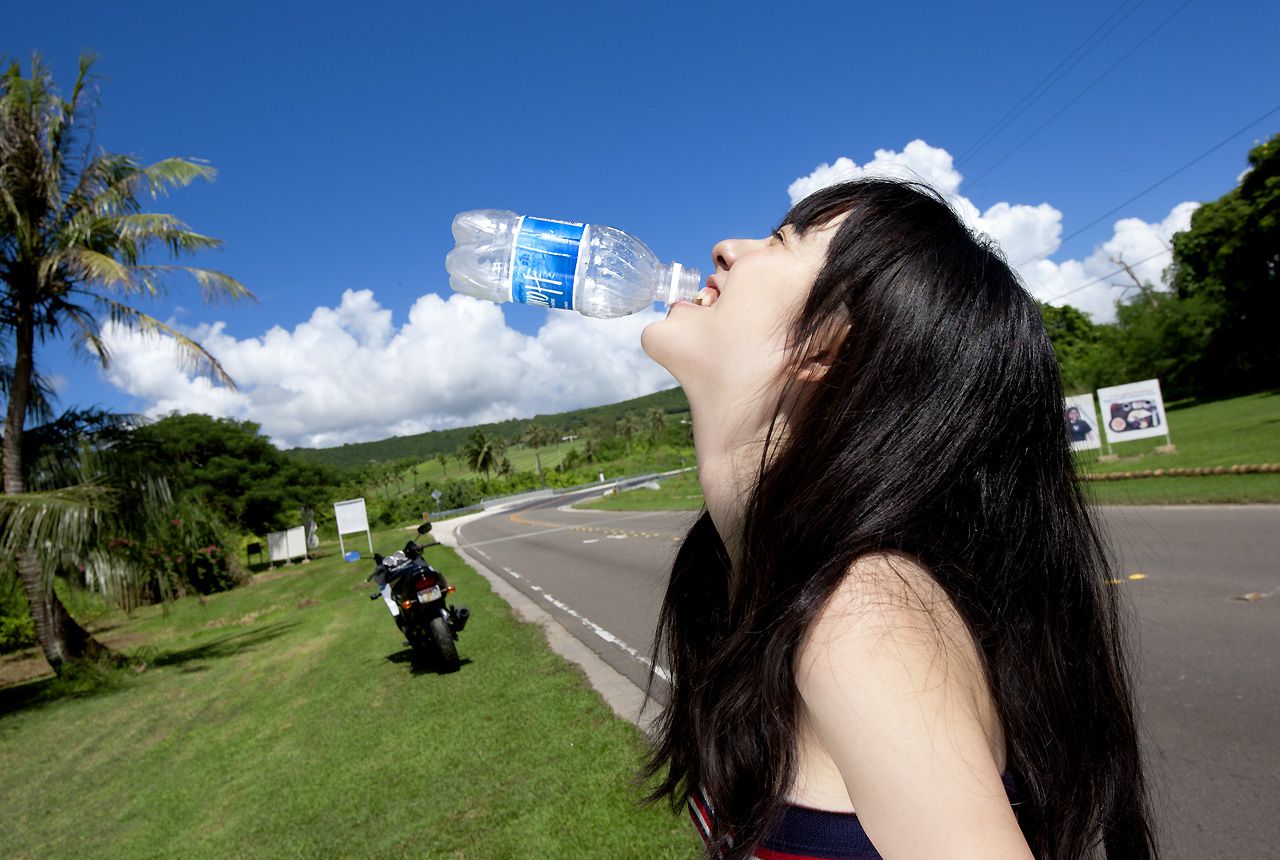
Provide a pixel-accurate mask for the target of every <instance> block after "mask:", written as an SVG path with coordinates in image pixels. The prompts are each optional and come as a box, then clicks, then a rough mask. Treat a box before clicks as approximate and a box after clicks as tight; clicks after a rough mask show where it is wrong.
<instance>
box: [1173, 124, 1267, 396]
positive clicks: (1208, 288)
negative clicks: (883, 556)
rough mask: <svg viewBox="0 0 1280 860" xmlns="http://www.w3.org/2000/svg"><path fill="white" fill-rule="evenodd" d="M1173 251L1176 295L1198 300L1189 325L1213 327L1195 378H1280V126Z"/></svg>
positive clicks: (1231, 381) (1249, 384)
mask: <svg viewBox="0 0 1280 860" xmlns="http://www.w3.org/2000/svg"><path fill="white" fill-rule="evenodd" d="M1173 257H1174V267H1173V277H1172V283H1173V288H1174V291H1175V293H1176V295H1177V296H1178V298H1179V299H1183V300H1194V301H1195V302H1197V303H1198V304H1197V306H1196V307H1195V308H1193V309H1192V310H1191V312H1189V313H1187V314H1185V315H1184V316H1185V317H1186V318H1187V319H1188V320H1190V322H1188V323H1187V325H1188V326H1192V327H1194V326H1201V325H1203V326H1204V327H1205V328H1206V329H1207V330H1206V331H1204V332H1203V333H1198V334H1200V335H1201V336H1202V337H1203V340H1204V347H1203V351H1202V353H1201V354H1199V355H1197V356H1192V357H1191V358H1190V360H1189V361H1188V364H1189V365H1190V367H1189V369H1188V372H1187V376H1188V380H1187V381H1188V384H1189V386H1190V387H1193V388H1194V389H1195V390H1196V392H1197V393H1200V394H1228V393H1234V392H1237V391H1250V390H1256V389H1259V388H1271V387H1274V386H1276V385H1277V384H1278V383H1280V349H1276V344H1275V326H1276V320H1277V319H1280V134H1277V135H1274V136H1272V137H1271V139H1270V140H1268V141H1267V142H1265V143H1262V144H1260V145H1258V146H1256V147H1254V148H1253V149H1252V150H1251V151H1250V152H1249V170H1248V172H1247V173H1245V175H1244V176H1243V177H1242V178H1241V180H1240V183H1239V184H1238V185H1237V186H1236V187H1235V188H1233V189H1231V190H1230V191H1228V192H1227V193H1226V194H1224V195H1223V196H1222V197H1220V198H1218V199H1217V200H1216V201H1214V202H1212V203H1206V204H1204V205H1203V206H1201V207H1200V208H1199V209H1197V210H1196V212H1195V214H1193V215H1192V216H1191V228H1190V229H1189V230H1187V231H1185V232H1183V233H1179V234H1177V235H1176V236H1174V237H1173Z"/></svg>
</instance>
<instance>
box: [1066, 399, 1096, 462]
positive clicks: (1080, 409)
mask: <svg viewBox="0 0 1280 860" xmlns="http://www.w3.org/2000/svg"><path fill="white" fill-rule="evenodd" d="M1065 404H1066V411H1067V437H1068V438H1069V439H1070V440H1071V450H1072V451H1088V450H1090V449H1092V448H1101V447H1102V433H1101V432H1100V431H1099V430H1098V413H1096V412H1094V410H1093V395H1092V394H1076V395H1073V396H1071V397H1068V398H1066V400H1065Z"/></svg>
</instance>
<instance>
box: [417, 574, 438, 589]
mask: <svg viewBox="0 0 1280 860" xmlns="http://www.w3.org/2000/svg"><path fill="white" fill-rule="evenodd" d="M435 584H436V578H435V577H434V576H424V577H421V578H420V579H419V580H418V581H417V582H416V583H414V586H413V587H414V588H416V589H417V590H418V591H426V590H427V589H428V588H431V587H433V586H434V585H435Z"/></svg>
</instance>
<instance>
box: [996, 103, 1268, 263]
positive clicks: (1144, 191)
mask: <svg viewBox="0 0 1280 860" xmlns="http://www.w3.org/2000/svg"><path fill="white" fill-rule="evenodd" d="M1278 112H1280V105H1276V106H1275V107H1273V108H1272V109H1271V110H1269V111H1267V112H1266V113H1264V114H1263V115H1262V116H1260V117H1257V118H1256V119H1252V120H1250V121H1249V122H1247V123H1245V124H1244V125H1243V126H1241V127H1240V128H1238V129H1236V130H1235V131H1233V132H1231V134H1229V135H1227V136H1226V137H1224V138H1223V139H1222V140H1220V141H1218V142H1217V143H1215V144H1214V145H1213V146H1211V147H1209V148H1208V149H1206V150H1205V151H1204V152H1202V153H1200V154H1199V155H1197V156H1196V157H1195V158H1193V159H1191V160H1190V161H1188V162H1187V163H1186V164H1184V165H1182V166H1181V167H1179V168H1178V169H1177V170H1174V171H1173V172H1172V173H1169V174H1168V175H1166V176H1164V177H1163V178H1161V179H1158V180H1157V181H1155V182H1153V183H1151V184H1150V185H1148V186H1147V187H1146V188H1144V189H1142V190H1141V191H1139V192H1138V193H1137V194H1135V195H1133V196H1132V197H1130V198H1129V199H1128V200H1125V201H1123V202H1121V203H1118V204H1116V205H1115V206H1113V207H1111V208H1110V209H1108V210H1107V211H1106V212H1103V213H1102V214H1101V215H1099V216H1098V217H1097V218H1094V219H1093V220H1092V221H1090V222H1089V223H1088V224H1085V225H1084V226H1083V227H1081V228H1079V229H1078V230H1076V231H1075V232H1073V233H1069V234H1068V235H1066V236H1064V237H1062V238H1061V239H1059V240H1058V241H1057V242H1056V243H1055V244H1054V245H1053V246H1052V247H1049V248H1046V249H1045V250H1043V251H1041V252H1040V253H1038V254H1034V255H1032V256H1030V257H1028V258H1027V259H1026V260H1024V261H1023V262H1021V263H1019V264H1018V268H1022V267H1023V266H1025V265H1027V263H1031V262H1034V261H1035V260H1038V259H1040V258H1041V257H1043V256H1045V255H1046V254H1052V253H1053V252H1054V251H1055V250H1056V249H1057V248H1059V247H1061V246H1062V244H1063V243H1065V242H1067V241H1068V240H1070V239H1074V238H1075V237H1076V236H1079V235H1080V234H1081V233H1083V232H1084V231H1085V230H1088V229H1089V228H1090V227H1092V226H1094V225H1095V224H1097V223H1098V222H1099V221H1102V220H1104V219H1106V218H1107V217H1109V216H1111V215H1114V214H1115V213H1116V212H1119V211H1120V210H1121V209H1123V208H1124V207H1126V206H1128V205H1129V204H1130V203H1132V202H1134V201H1135V200H1137V199H1139V198H1141V197H1144V196H1146V195H1147V194H1149V193H1151V192H1152V191H1154V190H1156V189H1157V188H1159V187H1160V186H1161V185H1164V184H1165V183H1166V182H1168V181H1169V180H1170V179H1173V178H1174V177H1175V176H1177V175H1178V174H1180V173H1182V172H1183V171H1184V170H1187V169H1188V168H1190V167H1192V166H1194V165H1195V164H1197V163H1199V162H1201V161H1203V160H1204V159H1206V158H1208V157H1209V156H1210V155H1212V154H1213V153H1215V152H1217V151H1218V150H1219V149H1222V147H1224V146H1226V145H1227V144H1228V143H1230V142H1231V141H1233V140H1235V139H1236V138H1237V137H1239V136H1240V135H1242V134H1244V133H1245V132H1246V131H1248V130H1249V129H1251V128H1253V127H1254V126H1255V125H1257V124H1258V123H1260V122H1262V121H1263V120H1264V119H1267V118H1268V117H1270V116H1271V115H1272V114H1274V113H1278Z"/></svg>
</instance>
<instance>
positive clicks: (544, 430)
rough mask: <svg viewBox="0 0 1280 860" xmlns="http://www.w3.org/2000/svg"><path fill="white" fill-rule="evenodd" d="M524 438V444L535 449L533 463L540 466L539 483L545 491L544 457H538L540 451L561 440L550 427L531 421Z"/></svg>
mask: <svg viewBox="0 0 1280 860" xmlns="http://www.w3.org/2000/svg"><path fill="white" fill-rule="evenodd" d="M522 436H523V439H524V443H525V444H526V445H528V446H529V447H530V448H532V449H533V462H534V463H535V464H537V466H538V481H539V482H540V483H541V484H542V489H544V490H545V489H546V488H547V479H546V478H545V477H544V476H543V474H542V457H540V456H539V455H538V449H539V448H541V447H543V446H545V445H549V444H551V443H552V442H554V441H556V440H557V439H559V438H560V437H559V434H557V433H556V432H555V431H554V430H552V429H551V428H550V427H543V426H542V425H541V424H539V423H537V422H536V421H531V422H530V423H529V426H527V427H525V428H524V433H523V434H522Z"/></svg>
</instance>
